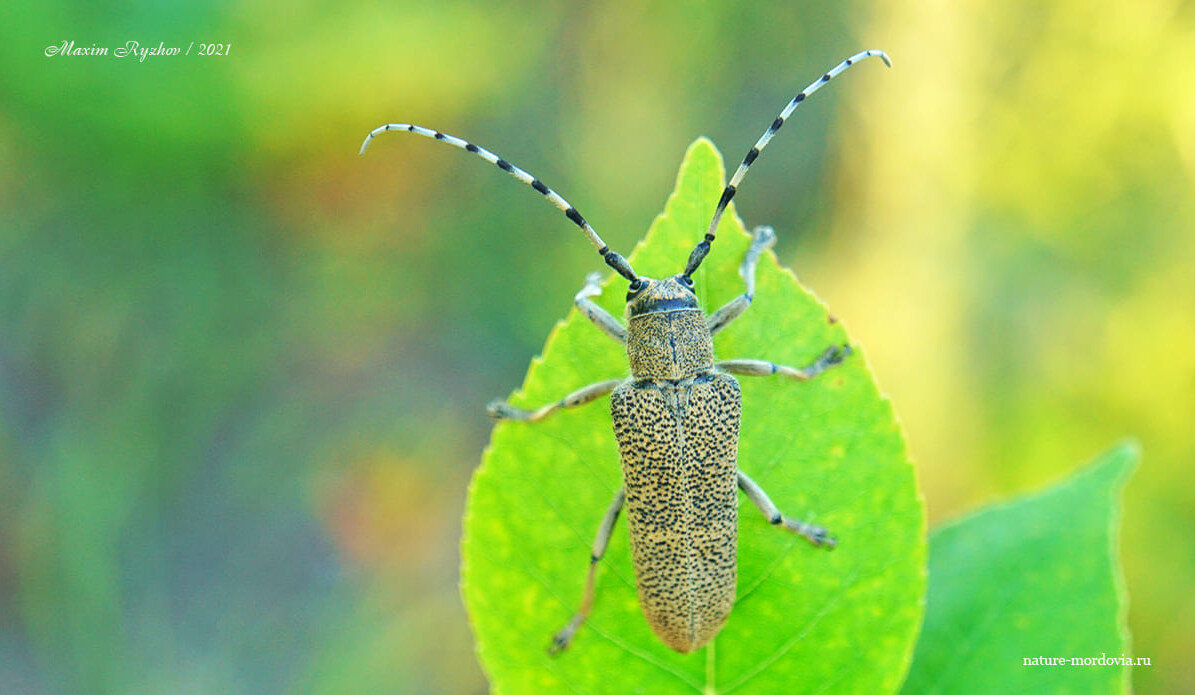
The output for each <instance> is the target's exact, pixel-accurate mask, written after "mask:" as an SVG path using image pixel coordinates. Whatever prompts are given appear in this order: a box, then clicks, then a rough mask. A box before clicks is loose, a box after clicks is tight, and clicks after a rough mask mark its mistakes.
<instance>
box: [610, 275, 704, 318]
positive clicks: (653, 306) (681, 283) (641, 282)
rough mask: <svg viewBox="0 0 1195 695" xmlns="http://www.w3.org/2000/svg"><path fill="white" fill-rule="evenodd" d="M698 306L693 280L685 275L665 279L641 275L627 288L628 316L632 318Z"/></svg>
mask: <svg viewBox="0 0 1195 695" xmlns="http://www.w3.org/2000/svg"><path fill="white" fill-rule="evenodd" d="M696 308H697V295H695V294H693V280H692V279H690V278H687V277H685V276H683V275H675V276H673V277H670V278H664V279H663V280H653V279H651V278H646V277H640V278H636V280H635V281H634V282H632V283H631V285H630V287H628V288H627V316H628V317H631V318H634V317H636V316H640V315H642V314H650V313H654V312H659V311H673V310H676V309H696Z"/></svg>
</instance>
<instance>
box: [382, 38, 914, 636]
mask: <svg viewBox="0 0 1195 695" xmlns="http://www.w3.org/2000/svg"><path fill="white" fill-rule="evenodd" d="M873 56H878V57H879V58H880V59H881V60H883V61H884V63H885V64H886V65H891V63H890V61H889V59H888V56H887V54H885V53H884V52H883V51H878V50H869V51H863V52H861V53H858V54H856V55H853V56H851V57H850V58H847V59H846V60H844V61H842V62H841V63H839V64H838V65H837V66H835V67H834V68H833V69H832V70H830V71H829V72H827V73H825V74H824V75H822V76H821V77H820V78H818V79H817V80H815V81H814V82H813V83H812V84H810V85H809V86H808V87H806V88H805V89H803V90H801V92H800V93H799V94H797V95H796V96H795V97H794V98H793V99H792V100H791V101H790V102H789V103H788V105H787V106H785V107H784V110H783V111H781V112H780V115H779V116H778V117H777V118H776V120H775V121H773V122H772V124H771V125H770V126H769V127H768V129H767V130H766V131H765V132H764V134H763V136H762V137H760V138H759V140H758V141H757V142H756V143H755V146H754V147H752V148H751V151H750V152H748V153H747V156H746V157H744V158H743V163H742V164H740V165H739V168H738V170H737V171H735V173H734V176H733V177H731V179H730V183H729V184H727V186H726V188H725V189H724V190H723V191H722V197H721V198H720V199H719V200H718V205H717V208H715V210H714V215H713V219H712V220H711V222H710V225H709V228H708V229H707V231H706V233H705V237H704V238H703V239H702V240H701V242H699V243H698V244H697V246H696V247H695V248H694V249H693V251H692V252H691V253H690V254H689V259H688V262H687V263H686V264H685V267H684V270H683V271H682V272H681V273H680V274H679V275H676V276H673V277H670V278H665V279H662V280H655V279H652V278H648V277H642V276H639V275H637V274H636V273H635V271H634V269H632V268H631V264H630V263H629V262H627V260H626V259H625V258H623V257H622V256H621V255H619V254H618V253H615V252H614V251H611V250H610V248H609V247H608V246H606V244H605V242H603V241H602V238H601V237H600V236H598V234H597V232H596V231H594V229H593V227H591V226H590V225H589V223H588V222H586V221H585V218H584V217H582V216H581V213H579V212H577V209H576V208H574V207H573V206H572V205H570V204H569V203H568V201H566V200H565V199H564V198H562V197H561V196H560V195H559V194H557V193H556V192H555V191H553V190H552V189H550V188H548V187H547V186H546V185H544V184H543V182H542V181H540V180H539V179H538V178H535V177H534V176H532V175H531V174H528V173H527V172H526V171H524V170H522V169H520V168H519V167H516V166H514V165H512V164H510V163H509V162H507V161H506V160H505V159H502V158H501V157H498V156H497V155H495V154H494V153H492V152H490V151H489V150H486V149H484V148H481V147H478V146H477V145H474V144H473V143H470V142H467V141H465V140H461V139H460V138H457V137H453V136H451V135H447V134H445V133H441V132H440V131H437V130H429V129H427V128H421V127H419V126H416V125H410V124H407V123H391V124H388V125H384V126H381V127H379V128H377V129H375V130H374V131H373V132H371V133H370V134H369V135H368V136H366V138H365V142H364V143H362V145H361V153H362V154H364V152H365V150H366V148H367V147H368V146H369V143H370V141H372V140H373V138H375V137H377V136H378V135H380V134H381V133H384V132H387V131H391V130H398V131H405V132H410V133H416V134H418V135H423V136H425V137H429V138H434V139H436V140H441V141H443V142H446V143H448V144H450V145H453V146H455V147H459V148H461V149H463V150H467V151H468V152H472V153H473V154H475V155H477V156H479V157H481V158H482V159H484V160H486V161H488V162H490V163H491V164H494V165H496V166H497V167H498V168H499V169H502V170H503V171H505V172H507V173H508V174H510V175H511V176H514V177H515V178H517V179H518V180H520V181H522V182H523V183H525V184H527V185H529V186H531V187H532V188H534V189H535V190H537V191H539V193H540V194H541V195H543V196H544V197H545V198H547V199H548V201H549V202H551V203H552V204H553V205H555V206H556V207H557V208H559V209H560V210H562V211H563V212H564V214H565V215H566V216H567V217H568V219H569V220H571V221H572V222H573V223H574V224H576V225H577V226H578V227H580V228H581V231H582V232H584V233H585V235H586V236H587V237H588V238H589V240H590V242H592V243H593V245H594V246H595V247H596V248H597V250H598V253H599V254H601V256H602V258H603V259H604V260H605V262H606V263H607V264H608V265H609V266H610V267H611V268H613V269H614V270H615V271H616V272H617V273H618V274H619V275H621V276H622V277H624V278H626V279H627V280H628V281H629V282H630V285H629V286H628V288H627V297H626V299H627V309H626V316H627V321H626V325H625V326H624V325H623V324H622V323H621V322H619V321H618V319H616V318H614V316H612V315H610V314H609V313H608V312H606V311H605V310H604V309H602V308H601V307H599V306H598V305H597V304H595V303H594V302H593V300H592V299H591V297H594V296H597V295H598V294H600V293H601V289H600V280H601V278H600V275H599V274H597V273H592V274H590V275H589V276H588V277H587V278H586V282H585V286H584V287H582V288H581V291H580V292H578V293H577V294H576V296H575V297H574V299H573V301H574V303H575V304H576V306H577V308H578V309H580V311H581V312H582V313H583V314H585V316H586V317H588V318H589V319H590V320H591V321H593V323H594V324H596V325H597V327H598V328H599V329H601V331H602V332H603V333H605V334H606V335H608V336H610V337H611V338H614V339H615V340H617V341H619V342H620V343H623V344H624V345H626V350H627V357H628V359H629V361H630V369H631V376H630V377H627V378H622V379H610V380H608V381H602V382H598V383H596V384H590V385H589V386H586V387H584V388H582V389H579V390H577V391H575V392H573V393H570V394H569V395H567V396H565V397H564V398H562V399H560V400H559V401H557V402H555V403H550V404H548V405H545V406H543V407H541V408H539V409H537V410H523V409H520V408H516V407H514V406H512V405H510V404H508V403H505V402H501V401H496V402H494V403H491V404H490V405H489V408H488V411H489V413H490V415H491V416H493V417H494V418H497V419H513V420H522V421H525V422H537V421H539V420H542V419H543V418H545V417H547V416H549V415H551V414H552V413H554V412H556V411H557V410H560V409H561V408H573V407H576V406H579V405H583V404H585V403H589V402H592V401H594V400H596V399H598V398H600V397H601V396H604V395H606V394H609V395H610V411H611V415H612V416H613V421H614V435H615V438H616V439H617V441H618V450H619V456H620V458H621V459H622V475H623V485H622V487H621V488H620V489H619V490H618V492H617V493H616V494H615V495H614V499H613V500H612V501H611V502H610V506H609V508H608V509H607V510H606V514H605V516H604V517H603V519H602V522H601V525H600V526H599V527H598V532H597V536H596V537H595V538H594V541H593V549H592V552H591V554H590V558H589V572H588V575H587V577H586V581H585V590H584V595H583V597H582V599H581V605H580V607H579V608H578V610H577V612H576V614H575V615H574V616H573V618H572V619H571V620H570V621H568V623H567V624H566V625H565V626H564V627H563V628H562V629H561V630H560V631H559V632H557V633H556V634H555V636H554V637H553V638H552V641H551V645H550V646H549V651H550V652H552V653H553V654H555V653H558V652H560V651H561V650H563V649H564V648H565V647H567V646H568V644H569V642H570V641H571V640H572V637H573V635H574V634H576V632H577V630H578V629H579V628H580V627H581V625H582V623H584V622H585V618H586V616H588V615H589V612H590V610H591V609H592V608H593V603H594V570H595V567H596V565H597V563H598V562H599V561H600V560H601V559H602V555H603V554H604V553H605V551H606V545H607V543H608V542H609V540H610V535H611V532H612V531H613V528H614V524H615V522H616V521H617V519H618V515H619V512H620V511H621V510H622V508H623V507H624V506H625V507H626V509H627V521H628V523H629V525H630V531H631V552H632V557H633V560H634V565H635V583H636V587H637V590H638V595H639V604H640V607H641V608H642V609H643V614H644V616H645V617H646V618H647V622H648V624H649V625H650V626H651V628H652V630H653V631H654V632H655V634H656V635H657V636H658V637H659V638H660V639H661V640H662V641H663V642H664V643H665V644H667V645H668V646H669V647H671V648H672V649H675V650H676V651H678V652H691V651H693V650H695V649H698V648H699V647H701V646H703V645H705V644H706V643H707V642H709V641H710V640H711V639H713V637H714V635H716V634H717V633H718V631H719V630H720V629H721V628H722V625H723V623H725V622H726V618H727V616H728V615H729V613H730V610H731V608H732V607H733V605H734V596H735V581H736V573H737V567H736V544H737V525H738V499H737V490H736V488H737V489H738V490H742V491H743V492H744V493H745V494H746V496H747V498H748V499H750V500H751V501H752V502H753V503H754V504H755V506H756V507H758V508H759V510H760V511H761V512H762V513H763V514H764V516H765V517H767V519H768V521H769V522H771V523H772V524H774V525H776V526H781V527H783V528H786V529H788V530H790V531H792V532H794V533H797V534H800V535H801V536H803V537H805V538H806V539H808V540H809V542H810V543H812V544H813V545H814V546H819V547H824V548H832V547H834V545H835V540H834V538H832V537H831V536H830V535H829V534H828V533H827V532H826V529H824V528H821V527H820V526H814V525H812V524H808V523H805V522H803V521H798V520H796V519H792V518H790V517H787V516H785V515H784V514H781V513H780V510H779V509H777V507H776V505H775V504H774V503H773V502H772V500H771V499H770V498H769V497H768V495H767V493H765V492H764V491H763V489H762V488H760V487H759V485H757V484H756V483H755V481H753V480H752V479H751V478H749V477H747V475H746V474H745V473H743V472H742V471H741V470H739V469H738V461H737V458H738V439H739V423H740V420H741V414H742V409H741V401H740V396H739V385H738V382H737V381H736V380H735V378H734V376H732V375H735V374H737V375H741V376H774V375H778V376H784V377H788V378H790V379H795V380H797V381H805V380H808V379H812V378H813V377H815V376H817V375H818V374H820V373H822V372H823V371H825V370H826V369H828V368H830V367H832V366H833V365H835V364H838V363H839V362H841V361H842V360H843V359H844V358H845V357H846V356H847V355H849V354H850V347H849V346H846V345H843V346H841V347H839V346H835V347H831V348H829V349H827V350H826V351H825V352H824V353H823V354H822V355H821V357H820V358H818V359H817V360H816V361H815V362H813V364H810V365H809V366H807V367H804V368H800V369H798V368H795V367H789V366H785V365H779V364H773V363H771V362H768V361H764V360H755V359H736V360H724V361H715V360H714V343H713V335H714V334H715V333H717V332H718V331H720V330H722V329H723V328H725V327H726V326H727V325H728V324H730V322H731V321H733V320H734V319H736V318H737V317H738V316H739V315H741V314H742V313H743V312H744V311H746V309H747V308H748V307H749V306H750V305H751V301H752V298H753V297H754V294H755V266H756V263H757V261H758V259H759V256H760V254H761V253H763V251H764V250H765V249H767V248H769V247H770V246H771V245H772V244H773V243H774V242H775V240H776V236H775V234H774V233H773V231H772V229H771V228H770V227H756V228H755V231H754V236H753V239H752V242H751V245H750V247H749V248H748V250H747V254H746V256H745V257H744V258H743V262H742V265H741V266H740V268H739V274H740V275H741V276H742V278H743V281H744V283H745V284H746V290H745V291H744V292H743V294H742V295H740V296H738V297H736V298H735V299H733V300H731V301H730V302H728V303H727V304H726V305H725V306H723V307H721V308H720V309H718V310H717V311H715V312H714V313H713V314H710V315H708V316H707V315H706V314H705V313H704V312H703V311H702V309H701V307H700V306H699V305H698V302H697V296H696V295H695V294H694V286H693V279H692V275H693V273H694V271H696V270H697V268H698V266H699V265H701V262H702V260H704V259H705V257H706V254H708V253H709V250H710V244H711V243H712V242H713V241H714V232H715V230H716V229H717V227H718V222H719V220H720V219H721V218H722V214H723V212H725V210H726V206H727V205H728V204H729V203H730V200H731V198H733V197H734V195H735V192H736V191H737V187H738V186H739V184H740V183H741V182H742V180H743V177H744V176H745V175H746V173H747V170H748V168H750V166H751V164H752V163H753V162H754V161H755V159H756V157H758V156H759V153H760V152H761V151H762V150H763V149H764V147H766V146H767V144H768V142H769V141H771V139H772V137H773V136H774V135H775V134H776V131H777V130H779V129H780V127H781V126H782V125H784V122H785V120H786V119H787V118H788V117H789V116H790V115H791V114H792V112H793V111H794V110H795V109H796V108H797V106H798V105H800V103H801V102H802V101H804V100H805V99H806V97H808V96H809V95H811V94H813V93H814V92H816V91H817V90H818V89H820V88H821V86H822V85H824V84H825V83H827V82H829V81H830V80H831V79H833V78H834V77H835V76H837V75H838V74H839V73H841V72H842V71H844V70H846V69H847V68H848V67H850V66H851V65H853V64H855V63H857V62H859V61H861V60H863V59H865V58H870V57H873Z"/></svg>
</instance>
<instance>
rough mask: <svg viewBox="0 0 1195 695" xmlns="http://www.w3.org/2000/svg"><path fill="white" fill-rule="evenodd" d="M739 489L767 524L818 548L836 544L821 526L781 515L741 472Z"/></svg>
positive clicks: (763, 493)
mask: <svg viewBox="0 0 1195 695" xmlns="http://www.w3.org/2000/svg"><path fill="white" fill-rule="evenodd" d="M739 489H740V490H742V491H743V492H744V493H746V495H747V499H749V500H751V502H752V503H754V504H755V506H756V507H758V508H759V511H761V512H763V515H764V516H765V517H767V519H768V523H770V524H772V525H773V526H783V527H784V528H786V529H788V530H789V531H792V532H793V533H796V534H798V535H801V536H804V537H805V539H806V540H808V541H809V542H810V543H812V544H814V545H816V546H819V547H821V546H824V547H826V548H833V547H834V546H835V545H836V544H837V541H835V540H834V537H833V536H831V535H830V534H829V533H828V532H827V531H826V529H824V528H822V527H821V526H815V525H813V524H810V523H807V522H804V521H801V520H799V519H791V518H789V517H787V516H785V515H783V514H781V513H780V510H779V509H777V508H776V504H775V503H774V502H772V499H771V498H770V497H768V493H766V492H764V491H763V488H762V487H760V486H759V484H758V483H756V482H755V481H754V480H752V479H751V478H750V477H749V476H748V475H747V474H746V473H744V472H742V471H739Z"/></svg>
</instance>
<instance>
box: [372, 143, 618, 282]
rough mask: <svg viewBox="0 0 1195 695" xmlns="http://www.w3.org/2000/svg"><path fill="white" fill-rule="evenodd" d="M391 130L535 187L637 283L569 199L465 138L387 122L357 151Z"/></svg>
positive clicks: (616, 267) (612, 263) (605, 256)
mask: <svg viewBox="0 0 1195 695" xmlns="http://www.w3.org/2000/svg"><path fill="white" fill-rule="evenodd" d="M391 130H401V131H406V132H408V133H415V134H416V135H422V136H424V137H427V138H432V139H435V140H440V141H441V142H446V143H448V144H449V145H452V146H453V147H459V148H460V149H462V150H465V151H466V152H472V153H473V154H475V155H477V156H478V157H481V158H482V159H484V160H485V161H487V162H489V163H490V164H493V165H494V166H496V167H498V168H499V169H501V170H502V171H505V172H506V173H508V174H510V175H511V176H513V177H515V178H516V179H518V180H520V181H522V182H523V183H525V184H527V185H528V186H531V187H532V188H534V189H535V190H537V191H539V192H540V194H541V195H543V197H545V198H547V199H548V202H549V203H551V204H553V205H555V206H556V207H557V208H559V209H560V210H561V211H562V212H563V213H564V215H565V217H568V218H569V219H570V220H572V222H573V224H575V225H577V226H578V227H580V228H581V231H582V232H584V233H585V236H587V237H589V241H590V243H592V244H593V245H594V247H596V248H597V250H598V253H600V254H601V255H602V259H603V260H605V261H606V264H607V265H609V266H610V267H611V268H613V269H614V270H616V271H618V274H619V275H621V276H623V277H624V278H626V279H627V280H630V281H631V284H632V286H633V287H637V286H638V285H637V284H636V283H638V282H639V276H638V275H636V274H635V271H634V269H632V268H631V264H630V263H628V262H627V260H626V259H625V258H623V257H622V256H621V255H619V254H617V253H615V252H614V251H611V250H610V247H609V246H606V242H604V241H602V238H601V237H600V236H598V233H597V232H596V231H594V229H593V227H591V226H589V223H588V222H586V221H585V218H584V217H582V216H581V213H579V212H577V208H575V207H573V206H572V205H571V204H569V202H568V201H567V200H565V199H564V198H562V197H561V196H560V194H559V193H557V192H556V191H553V190H552V189H551V188H548V187H547V186H545V185H544V182H543V181H540V180H539V179H537V178H536V177H534V176H532V175H531V174H528V173H527V172H526V171H523V170H522V169H520V168H519V167H517V166H515V165H513V164H511V163H510V162H508V161H506V160H505V159H502V158H501V157H499V156H498V155H496V154H494V153H493V152H490V151H489V150H487V149H485V148H484V147H478V146H477V145H474V144H473V143H471V142H469V141H467V140H462V139H460V138H458V137H453V136H452V135H448V134H447V133H441V132H440V131H438V130H429V129H427V128H423V127H420V126H417V125H411V124H410V123H388V124H386V125H384V126H380V127H378V128H375V129H374V130H373V132H371V133H370V134H369V135H366V136H365V142H363V143H361V154H365V150H366V149H367V148H368V147H369V143H370V142H372V141H373V139H374V138H375V137H377V136H379V135H381V134H382V133H385V132H387V131H391Z"/></svg>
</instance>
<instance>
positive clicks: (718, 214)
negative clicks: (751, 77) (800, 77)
mask: <svg viewBox="0 0 1195 695" xmlns="http://www.w3.org/2000/svg"><path fill="white" fill-rule="evenodd" d="M873 56H879V57H880V60H882V61H884V65H887V66H888V67H892V61H891V60H890V59H889V58H888V54H887V53H884V52H883V51H879V50H870V51H863V52H861V53H856V54H855V55H853V56H851V57H850V58H847V59H846V60H844V61H842V62H841V63H839V64H838V65H837V66H835V67H834V69H832V70H830V71H829V72H827V73H826V74H824V75H822V76H821V77H819V78H818V79H816V80H814V81H813V83H812V84H810V85H809V86H808V87H806V88H805V89H802V90H801V93H800V94H798V95H797V96H795V97H793V100H792V101H790V102H788V106H785V107H784V110H783V111H781V112H780V115H779V116H777V117H776V120H774V121H772V125H770V126H768V129H767V130H766V131H765V132H764V134H763V136H762V137H760V138H759V140H758V141H757V142H756V143H755V147H752V148H751V151H750V152H748V153H747V156H746V157H744V158H743V163H742V164H740V165H739V168H738V171H736V172H734V176H732V177H730V183H728V184H727V185H726V188H725V189H723V191H722V198H721V199H719V200H718V207H717V208H716V209H715V210H714V219H713V220H712V221H711V222H710V226H709V229H708V230H706V232H705V238H704V239H702V240H701V242H700V243H699V244H697V246H696V248H694V249H693V252H692V253H691V254H689V262H688V264H686V265H685V272H684V273H682V274H681V277H683V278H684V279H685V280H690V276H691V275H692V274H693V272H694V271H695V270H697V266H699V265H701V262H702V261H703V260H705V256H706V254H708V253H709V252H710V243H711V242H713V240H714V231H715V230H716V229H717V228H718V222H719V221H721V219H722V213H723V212H725V211H726V206H727V205H729V204H730V199H731V198H733V197H734V194H735V192H736V191H737V190H738V186H739V184H740V183H742V182H743V177H744V176H746V175H747V169H749V168H751V163H752V162H754V161H755V158H756V157H758V156H759V153H760V152H762V151H763V148H765V147H767V146H768V142H770V141H771V140H772V138H773V137H774V136H775V135H776V131H777V130H780V126H782V125H784V122H785V121H786V120H788V117H789V116H791V115H792V112H793V111H794V110H795V109H796V108H797V106H799V105H800V104H801V102H803V101H805V99H806V98H807V97H808V96H809V95H810V94H813V93H814V92H816V91H817V90H819V89H821V87H822V85H824V84H825V83H827V82H829V81H830V80H832V79H834V78H835V77H837V76H838V75H839V73H841V72H842V71H843V70H846V69H847V68H849V67H850V66H852V65H854V64H855V63H858V62H859V61H861V60H863V59H865V58H871V57H873Z"/></svg>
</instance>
